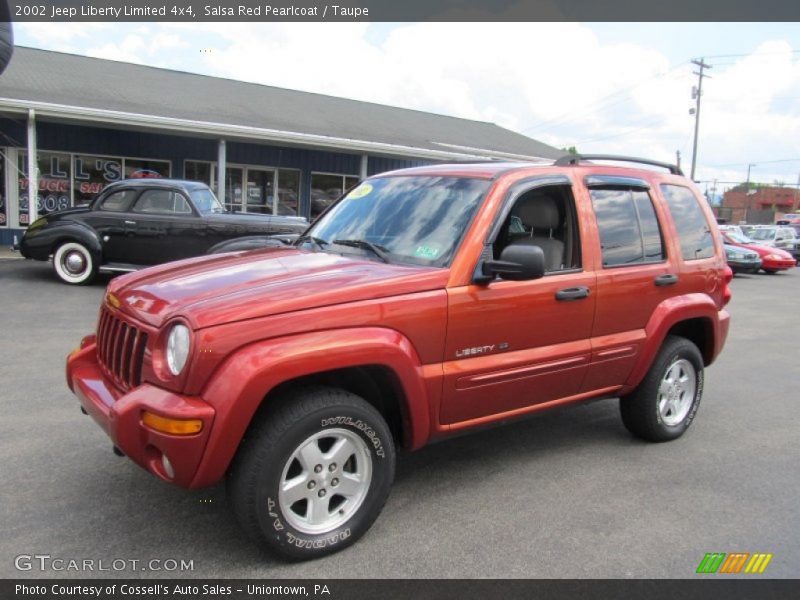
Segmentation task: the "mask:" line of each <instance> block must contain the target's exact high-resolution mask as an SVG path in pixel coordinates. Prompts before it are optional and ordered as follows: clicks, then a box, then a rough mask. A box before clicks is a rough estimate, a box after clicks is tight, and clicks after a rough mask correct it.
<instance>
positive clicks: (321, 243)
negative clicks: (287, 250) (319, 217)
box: [294, 235, 328, 250]
mask: <svg viewBox="0 0 800 600" xmlns="http://www.w3.org/2000/svg"><path fill="white" fill-rule="evenodd" d="M303 242H311V243H312V244H313V245H314V247H315V248H319V249H320V250H322V249H323V248H324V247H325V246H327V245H328V242H327V241H326V240H323V239H322V238H318V237H314V236H313V235H301V236H300V237H299V238H297V240H296V241H295V243H294V244H295V246H299V245H300V244H302V243H303Z"/></svg>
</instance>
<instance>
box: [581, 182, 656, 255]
mask: <svg viewBox="0 0 800 600" xmlns="http://www.w3.org/2000/svg"><path fill="white" fill-rule="evenodd" d="M590 193H591V197H592V206H593V207H594V213H595V216H596V217H597V227H598V229H599V231H600V246H601V249H602V253H603V266H604V267H620V266H625V265H634V264H641V263H649V262H659V261H661V260H663V259H664V256H665V255H664V244H663V242H662V237H661V228H660V226H659V223H658V218H657V217H656V213H655V210H654V208H653V203H652V201H651V200H650V194H648V193H647V191H646V190H641V189H635V188H627V187H613V186H612V187H594V188H592V189H591V190H590Z"/></svg>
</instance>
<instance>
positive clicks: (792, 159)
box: [706, 158, 800, 169]
mask: <svg viewBox="0 0 800 600" xmlns="http://www.w3.org/2000/svg"><path fill="white" fill-rule="evenodd" d="M798 161H800V158H779V159H777V160H756V161H752V162H739V163H726V164H724V165H706V167H708V168H715V169H716V168H722V167H740V166H742V165H751V164H752V165H771V164H775V163H785V162H798Z"/></svg>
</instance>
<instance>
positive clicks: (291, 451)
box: [228, 386, 395, 560]
mask: <svg viewBox="0 0 800 600" xmlns="http://www.w3.org/2000/svg"><path fill="white" fill-rule="evenodd" d="M394 470H395V449H394V443H393V440H392V436H391V433H390V431H389V427H388V426H387V424H386V422H385V421H384V419H383V418H382V417H381V415H380V413H378V411H377V410H375V408H373V407H372V406H371V405H370V404H368V403H367V402H366V401H365V400H363V399H362V398H360V397H359V396H356V395H355V394H351V393H350V392H347V391H344V390H340V389H336V388H329V387H322V386H314V387H308V388H303V389H300V390H296V391H294V392H292V393H290V394H287V395H286V396H284V397H282V398H280V399H279V400H278V401H276V403H273V404H271V405H270V406H269V407H267V410H265V411H264V412H263V414H261V415H258V416H257V417H256V419H255V420H254V423H253V424H252V425H251V427H250V429H249V430H248V433H247V435H246V438H245V439H244V440H243V442H242V446H241V447H240V449H239V452H238V454H237V456H236V459H235V461H234V464H233V466H232V468H231V470H230V472H229V474H228V490H229V493H230V496H231V500H232V504H233V510H234V513H235V514H236V517H237V519H238V520H239V523H240V524H241V526H242V528H243V529H244V531H245V532H246V533H247V534H248V535H249V536H250V537H251V538H252V539H254V541H256V542H257V543H259V544H260V545H262V546H264V547H266V549H267V550H269V551H270V552H272V553H273V554H276V555H278V556H280V557H282V558H287V559H293V560H298V559H299V560H307V559H312V558H318V557H321V556H324V555H326V554H330V553H332V552H336V551H338V550H341V549H343V548H346V547H347V546H349V545H350V544H352V543H354V542H355V541H356V540H358V539H359V538H360V537H361V536H362V535H364V534H365V533H366V531H367V530H368V529H369V528H370V526H371V525H372V523H373V522H374V521H375V519H377V517H378V515H379V514H380V512H381V510H382V508H383V505H384V504H385V503H386V499H387V498H388V496H389V490H390V488H391V485H392V481H393V480H394Z"/></svg>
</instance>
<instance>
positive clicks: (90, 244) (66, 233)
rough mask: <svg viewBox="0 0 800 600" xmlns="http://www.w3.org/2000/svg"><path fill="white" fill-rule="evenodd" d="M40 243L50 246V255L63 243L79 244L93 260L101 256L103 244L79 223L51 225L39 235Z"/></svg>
mask: <svg viewBox="0 0 800 600" xmlns="http://www.w3.org/2000/svg"><path fill="white" fill-rule="evenodd" d="M40 236H41V238H43V239H42V240H41V241H42V243H44V242H46V243H48V244H49V246H50V253H51V254H52V253H53V252H55V251H56V248H57V247H58V246H59V245H61V244H62V243H63V242H65V241H75V242H80V243H81V244H83V245H84V246H86V248H87V249H88V250H89V252H91V253H93V254H94V255H95V258H98V259H99V258H101V257H102V256H103V244H102V242H101V241H100V236H99V235H97V232H96V231H95V230H94V229H92V228H91V227H89V226H88V225H86V224H84V223H81V222H80V221H63V222H61V223H58V224H53V226H52V227H51V228H48V229H47V230H45V231H43V232H42V233H41V234H40Z"/></svg>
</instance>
